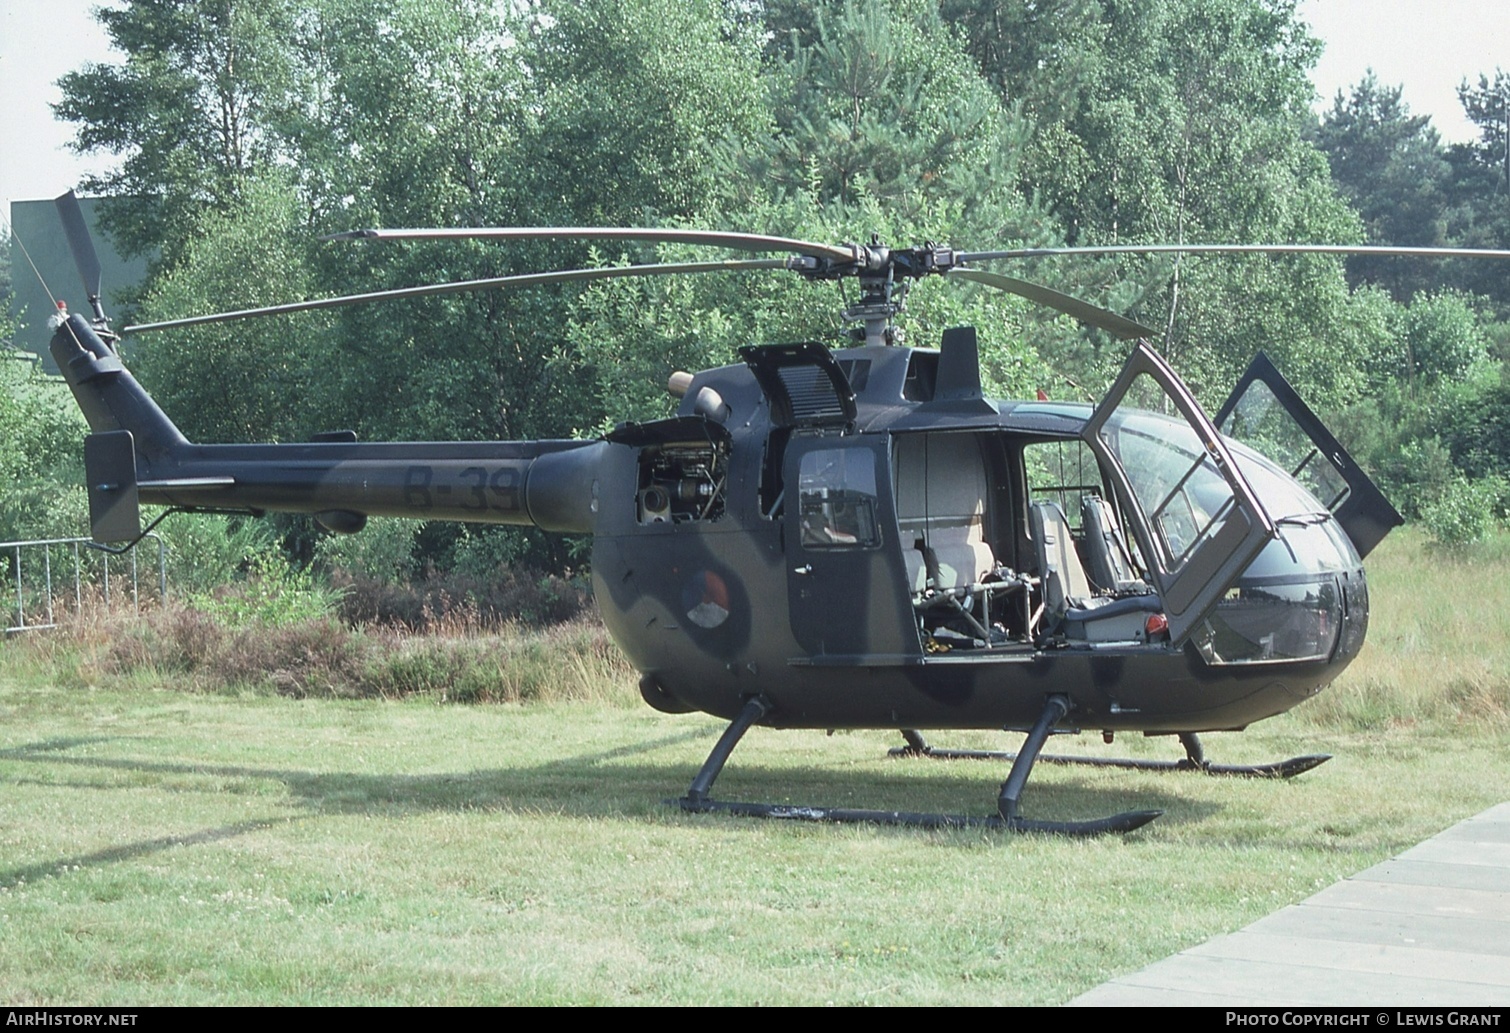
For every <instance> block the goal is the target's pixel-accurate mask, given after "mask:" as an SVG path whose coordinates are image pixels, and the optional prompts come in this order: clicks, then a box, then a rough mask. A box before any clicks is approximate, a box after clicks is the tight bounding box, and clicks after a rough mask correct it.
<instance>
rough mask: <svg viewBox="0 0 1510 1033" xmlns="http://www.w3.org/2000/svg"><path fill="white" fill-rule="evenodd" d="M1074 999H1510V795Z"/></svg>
mask: <svg viewBox="0 0 1510 1033" xmlns="http://www.w3.org/2000/svg"><path fill="white" fill-rule="evenodd" d="M1069 1003H1070V1004H1071V1005H1079V1004H1086V1005H1098V1006H1106V1005H1121V1006H1127V1005H1141V1004H1152V1005H1203V1006H1247V1007H1271V1008H1272V1007H1275V1006H1281V1005H1294V1006H1303V1005H1370V1006H1373V1005H1457V1006H1464V1007H1469V1006H1479V1007H1490V1006H1495V1005H1499V1006H1505V1005H1510V803H1502V804H1500V805H1498V806H1496V807H1491V808H1490V809H1489V810H1487V811H1485V812H1484V813H1482V814H1480V815H1477V816H1476V817H1472V818H1469V819H1468V820H1467V821H1462V822H1459V823H1458V824H1456V825H1454V826H1452V828H1450V829H1448V830H1447V831H1445V832H1442V833H1440V834H1439V835H1436V836H1433V837H1431V838H1430V839H1428V840H1427V841H1426V842H1424V843H1422V844H1420V845H1419V846H1415V847H1412V848H1411V849H1409V850H1407V851H1405V853H1403V854H1401V855H1400V856H1399V857H1396V858H1394V859H1392V860H1389V861H1385V862H1384V863H1383V864H1377V865H1375V866H1374V867H1372V868H1370V869H1368V870H1367V871H1364V872H1360V873H1358V874H1357V875H1354V876H1352V877H1351V878H1348V879H1344V880H1343V881H1341V882H1339V883H1337V884H1336V885H1335V886H1331V887H1329V888H1327V889H1324V890H1322V891H1321V892H1320V893H1318V894H1316V895H1315V896H1314V897H1311V898H1310V899H1309V900H1305V901H1302V902H1301V903H1299V904H1296V905H1293V906H1291V907H1287V908H1285V909H1284V910H1282V911H1278V912H1276V913H1274V914H1272V915H1270V916H1269V917H1268V918H1263V919H1260V920H1259V921H1257V922H1254V923H1253V924H1252V925H1250V926H1248V927H1247V928H1246V929H1240V930H1238V931H1237V932H1235V933H1232V934H1231V935H1230V936H1219V937H1217V938H1216V939H1214V940H1211V941H1209V942H1207V943H1203V944H1201V946H1199V947H1193V948H1191V949H1190V950H1187V951H1181V952H1180V953H1179V954H1176V955H1174V956H1173V957H1171V958H1165V959H1164V960H1163V961H1160V962H1157V963H1155V964H1153V965H1150V966H1148V967H1147V968H1145V969H1143V970H1142V971H1141V972H1132V973H1129V974H1128V975H1125V976H1122V977H1120V978H1118V979H1114V980H1112V981H1111V982H1110V983H1106V984H1104V985H1102V986H1099V987H1097V988H1096V989H1094V990H1092V991H1090V992H1089V993H1085V994H1082V995H1080V996H1079V997H1077V998H1075V999H1074V1000H1073V1001H1070V1002H1069Z"/></svg>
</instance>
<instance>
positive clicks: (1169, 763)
mask: <svg viewBox="0 0 1510 1033" xmlns="http://www.w3.org/2000/svg"><path fill="white" fill-rule="evenodd" d="M902 737H903V738H904V739H906V740H907V745H906V746H897V747H894V748H893V749H892V750H891V751H890V753H891V756H893V757H931V758H933V759H934V760H1002V761H1013V762H1014V763H1015V762H1016V759H1017V754H1015V753H1007V752H1003V751H999V750H940V749H937V748H935V747H933V746H930V745H929V744H928V740H926V739H924V738H923V736H922V735H921V734H920V733H918V732H916V731H914V730H913V729H910V728H909V729H905V730H904V731H903V732H902ZM1180 743H1181V745H1183V746H1184V747H1185V759H1183V760H1138V759H1134V758H1132V757H1065V756H1057V755H1054V754H1050V753H1045V754H1041V755H1040V756H1039V757H1038V759H1039V760H1041V761H1043V762H1044V763H1046V764H1081V765H1085V766H1087V767H1097V768H1125V769H1128V770H1131V771H1199V772H1201V773H1202V774H1206V775H1230V776H1236V777H1238V778H1294V777H1295V776H1296V775H1299V774H1303V773H1304V772H1307V771H1310V770H1311V769H1312V768H1314V767H1319V766H1320V765H1322V764H1325V763H1326V762H1327V761H1329V760H1331V759H1332V755H1331V754H1330V753H1310V754H1306V755H1305V756H1302V757H1291V758H1290V759H1289V760H1278V761H1274V762H1272V763H1269V764H1213V763H1211V762H1210V761H1208V760H1207V759H1206V753H1205V750H1204V749H1202V747H1201V740H1200V739H1199V738H1197V737H1196V735H1195V733H1194V732H1184V733H1181V734H1180Z"/></svg>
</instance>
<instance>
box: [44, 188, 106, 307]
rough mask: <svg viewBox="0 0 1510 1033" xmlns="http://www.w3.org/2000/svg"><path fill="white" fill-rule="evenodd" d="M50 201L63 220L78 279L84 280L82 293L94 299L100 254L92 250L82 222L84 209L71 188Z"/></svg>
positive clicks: (87, 230)
mask: <svg viewBox="0 0 1510 1033" xmlns="http://www.w3.org/2000/svg"><path fill="white" fill-rule="evenodd" d="M52 203H53V204H54V205H56V206H57V209H58V218H59V219H61V220H62V221H63V233H64V235H65V236H66V237H67V238H68V250H69V251H72V252H73V264H74V265H76V266H78V269H79V279H81V280H83V281H84V293H85V294H86V295H88V296H89V298H90V299H91V300H93V299H96V298H98V297H99V296H100V256H99V255H98V254H97V253H96V252H95V250H94V241H93V240H91V239H90V237H89V227H88V226H87V225H85V223H84V209H83V208H82V207H81V206H80V205H79V199H78V196H77V195H75V194H74V192H73V191H72V190H70V191H68V193H66V194H63V195H62V196H61V197H55V198H53V202H52Z"/></svg>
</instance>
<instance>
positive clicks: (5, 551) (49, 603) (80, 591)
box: [0, 534, 168, 635]
mask: <svg viewBox="0 0 1510 1033" xmlns="http://www.w3.org/2000/svg"><path fill="white" fill-rule="evenodd" d="M146 540H150V541H152V542H155V543H156V544H157V598H158V599H159V600H160V601H161V600H165V599H167V598H168V548H167V546H166V545H165V544H164V543H163V540H162V539H161V538H159V537H158V536H157V535H155V534H149V535H147V536H146ZM23 550H24V551H23ZM138 551H139V547H133V548H131V549H129V550H127V551H126V552H125V553H124V554H122V553H117V552H112V551H111V550H109V549H107V548H105V547H104V546H101V545H99V544H98V543H97V542H95V541H93V540H92V539H89V538H38V539H35V540H32V541H24V542H0V556H4V557H5V559H6V561H7V562H8V563H9V565H10V568H11V569H10V587H11V589H12V590H13V591H14V593H15V598H14V599H13V600H12V605H11V607H10V614H11V616H10V619H11V620H12V621H13V623H12V624H11V625H10V626H9V627H7V628H6V629H5V633H6V634H7V635H13V634H16V633H17V632H21V631H40V630H42V629H44V628H55V627H57V626H58V622H57V616H56V610H55V606H54V603H55V602H57V601H59V597H58V595H57V591H58V590H57V588H56V586H55V585H54V581H53V566H54V553H55V552H58V553H61V554H62V557H61V563H60V565H61V567H62V571H61V574H62V577H63V579H64V581H65V586H64V588H63V589H62V593H63V594H62V596H61V601H62V602H64V603H66V602H67V600H68V598H69V594H68V592H69V590H68V588H67V586H66V579H67V577H68V575H69V574H70V573H71V574H72V580H73V586H72V600H73V610H74V612H75V613H77V612H78V611H79V610H80V609H82V608H83V605H84V588H85V586H86V585H89V586H94V585H99V586H100V588H101V591H102V594H103V596H104V602H105V606H106V607H107V608H108V607H109V606H110V592H111V576H112V572H111V565H112V563H114V564H115V566H116V570H115V572H114V577H115V585H116V587H115V591H116V592H117V593H119V592H120V591H122V588H121V582H122V580H124V581H125V585H126V587H127V588H129V590H130V592H131V606H132V608H133V609H135V610H140V609H141V603H142V599H141V583H140V578H139V576H138V570H137V563H136V555H137V552H138ZM39 554H40V555H39ZM93 557H98V562H97V563H91V562H89V560H90V559H91V558H93ZM23 558H24V559H25V560H26V561H27V562H26V563H25V564H24V565H23V563H22V560H23ZM39 565H40V570H39ZM70 568H71V569H70ZM149 576H150V574H149Z"/></svg>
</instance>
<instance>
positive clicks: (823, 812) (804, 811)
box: [666, 696, 1164, 836]
mask: <svg viewBox="0 0 1510 1033" xmlns="http://www.w3.org/2000/svg"><path fill="white" fill-rule="evenodd" d="M772 709H773V707H772V705H771V703H770V701H768V700H766V699H765V698H764V697H763V696H756V697H753V698H752V699H750V700H748V701H746V703H745V705H744V707H743V709H741V710H740V712H739V714H738V715H737V716H736V717H735V718H734V720H733V721H731V722H729V727H728V728H725V729H724V732H723V734H722V735H720V736H719V737H718V742H716V743H714V744H713V749H712V751H711V752H709V754H708V759H707V760H705V761H704V762H703V766H702V767H701V768H700V769H699V770H698V772H697V775H696V776H695V777H694V778H693V779H692V784H691V785H690V786H688V788H687V795H686V796H683V797H681V798H680V799H678V800H674V801H673V800H668V801H666V802H667V803H675V804H677V805H678V806H679V807H681V809H682V810H684V811H691V812H694V813H708V812H718V813H721V814H739V815H744V816H747V817H754V818H785V819H788V820H794V821H833V822H851V823H868V824H877V825H910V826H916V827H921V828H963V827H986V828H1002V829H1009V830H1011V831H1013V832H1050V833H1057V834H1059V835H1066V836H1094V835H1102V834H1105V833H1109V832H1131V831H1132V830H1133V829H1136V828H1140V827H1142V826H1144V825H1146V824H1148V823H1149V822H1150V821H1153V820H1154V819H1155V818H1157V817H1158V816H1159V815H1161V814H1163V813H1164V812H1163V811H1126V812H1124V813H1122V814H1114V815H1112V816H1110V817H1107V818H1098V819H1095V820H1093V821H1034V820H1030V819H1027V818H1023V817H1021V816H1019V815H1018V813H1017V808H1018V802H1019V801H1020V800H1021V799H1022V791H1023V788H1024V787H1025V786H1026V785H1027V781H1028V775H1029V774H1030V773H1031V771H1032V769H1033V763H1034V761H1035V760H1036V759H1037V758H1038V752H1039V751H1040V750H1041V749H1043V744H1044V741H1045V740H1047V738H1048V736H1049V731H1050V730H1051V729H1052V728H1053V726H1054V725H1055V724H1056V723H1058V722H1059V721H1060V720H1062V719H1063V718H1064V716H1065V714H1067V713H1068V712H1069V709H1070V701H1069V699H1068V698H1067V697H1065V696H1051V697H1049V699H1048V701H1047V703H1046V705H1045V706H1044V710H1043V713H1042V714H1041V715H1040V716H1039V718H1038V721H1037V723H1035V724H1034V725H1033V729H1032V731H1030V732H1029V733H1028V739H1027V742H1025V743H1024V744H1023V748H1022V750H1021V751H1020V752H1019V753H1018V754H1017V755H1016V758H1017V759H1015V760H1014V761H1013V763H1012V770H1011V772H1010V773H1008V775H1007V780H1006V781H1005V782H1004V783H1002V787H1001V792H1000V793H999V794H998V797H997V812H998V813H997V814H996V815H994V816H992V817H989V818H980V817H971V816H969V815H962V814H929V813H920V812H911V811H871V810H857V809H853V808H844V807H798V806H793V805H791V804H770V803H741V802H737V801H731V800H715V799H713V798H712V797H711V796H710V795H709V794H710V793H711V792H712V790H713V782H714V780H715V779H717V778H718V776H719V773H720V772H722V771H723V769H724V765H725V764H727V763H728V761H729V755H730V754H732V753H733V752H734V747H735V746H737V745H738V744H739V740H740V739H742V738H743V737H744V734H745V733H746V732H748V731H749V730H750V726H751V725H754V724H756V723H757V722H759V721H760V720H761V719H763V718H764V717H766V716H767V715H768V714H770V713H771V711H772ZM914 734H916V733H914ZM919 738H921V737H919ZM924 746H925V747H926V743H925V744H924Z"/></svg>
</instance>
